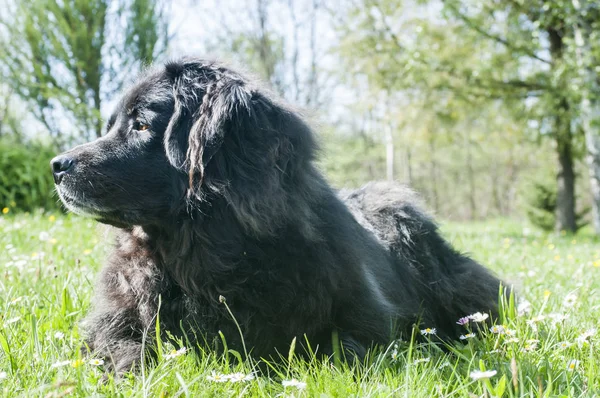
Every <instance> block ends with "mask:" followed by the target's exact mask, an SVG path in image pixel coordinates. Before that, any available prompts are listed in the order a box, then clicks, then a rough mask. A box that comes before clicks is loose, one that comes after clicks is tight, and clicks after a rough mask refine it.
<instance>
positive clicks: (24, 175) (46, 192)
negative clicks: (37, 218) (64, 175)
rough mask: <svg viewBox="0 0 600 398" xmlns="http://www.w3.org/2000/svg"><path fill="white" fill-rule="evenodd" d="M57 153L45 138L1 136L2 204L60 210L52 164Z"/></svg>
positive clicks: (27, 208)
mask: <svg viewBox="0 0 600 398" xmlns="http://www.w3.org/2000/svg"><path fill="white" fill-rule="evenodd" d="M57 153H58V150H57V149H56V148H55V147H54V146H53V145H51V144H47V143H44V142H41V141H21V140H18V139H16V138H14V137H11V136H5V137H0V170H1V172H0V207H1V208H5V207H8V208H9V209H11V210H12V209H16V210H19V211H32V210H35V209H38V208H44V209H47V210H56V209H60V208H61V205H60V204H59V202H58V197H57V196H56V193H55V192H54V182H53V181H52V173H51V172H50V166H49V164H50V159H52V158H53V157H54V156H55V155H56V154H57Z"/></svg>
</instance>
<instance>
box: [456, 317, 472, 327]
mask: <svg viewBox="0 0 600 398" xmlns="http://www.w3.org/2000/svg"><path fill="white" fill-rule="evenodd" d="M468 323H469V317H468V316H463V317H462V318H460V319H459V320H458V321H456V324H457V325H461V326H464V325H466V324H468Z"/></svg>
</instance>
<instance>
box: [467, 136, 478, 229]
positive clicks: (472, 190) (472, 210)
mask: <svg viewBox="0 0 600 398" xmlns="http://www.w3.org/2000/svg"><path fill="white" fill-rule="evenodd" d="M466 130H467V131H466V132H465V148H466V150H467V153H466V155H467V156H466V158H465V166H466V168H467V178H468V180H469V210H470V213H471V216H470V218H471V219H472V220H475V219H477V202H476V200H475V197H476V192H475V172H474V170H473V154H472V153H471V137H470V135H469V129H466Z"/></svg>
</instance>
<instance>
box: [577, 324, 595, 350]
mask: <svg viewBox="0 0 600 398" xmlns="http://www.w3.org/2000/svg"><path fill="white" fill-rule="evenodd" d="M595 334H596V329H595V328H593V329H588V330H586V331H585V332H583V333H581V334H580V335H579V337H577V338H576V339H575V341H577V344H579V345H580V346H581V345H584V344H588V343H589V338H590V337H592V336H593V335H595Z"/></svg>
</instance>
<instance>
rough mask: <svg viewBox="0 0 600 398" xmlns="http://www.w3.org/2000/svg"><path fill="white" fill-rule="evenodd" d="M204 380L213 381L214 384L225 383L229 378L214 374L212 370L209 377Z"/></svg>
mask: <svg viewBox="0 0 600 398" xmlns="http://www.w3.org/2000/svg"><path fill="white" fill-rule="evenodd" d="M206 380H209V381H214V382H216V383H225V382H227V381H229V376H228V375H224V374H222V373H216V372H215V371H214V370H213V371H212V372H211V374H210V375H208V376H206Z"/></svg>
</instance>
